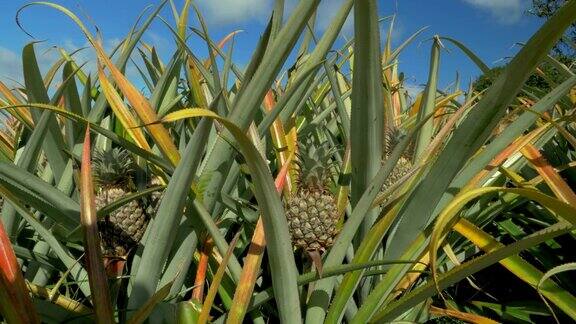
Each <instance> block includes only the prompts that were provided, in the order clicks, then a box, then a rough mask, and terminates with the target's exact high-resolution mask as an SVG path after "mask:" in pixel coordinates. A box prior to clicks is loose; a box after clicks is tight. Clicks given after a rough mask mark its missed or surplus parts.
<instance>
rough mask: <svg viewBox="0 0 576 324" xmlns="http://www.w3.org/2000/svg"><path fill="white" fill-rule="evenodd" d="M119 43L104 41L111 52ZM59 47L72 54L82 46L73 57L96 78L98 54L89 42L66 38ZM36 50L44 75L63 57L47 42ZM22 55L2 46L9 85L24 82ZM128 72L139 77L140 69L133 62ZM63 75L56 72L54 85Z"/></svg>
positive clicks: (0, 57)
mask: <svg viewBox="0 0 576 324" xmlns="http://www.w3.org/2000/svg"><path fill="white" fill-rule="evenodd" d="M119 43H120V40H119V39H117V38H112V39H109V40H106V41H105V42H104V49H105V50H106V51H107V52H108V53H111V52H112V49H113V48H115V47H116V46H117V45H118V44H119ZM152 45H156V44H152ZM59 47H61V48H63V49H64V50H65V51H66V52H67V53H68V54H72V53H73V52H75V51H76V50H77V49H80V48H82V50H80V51H77V52H76V53H74V54H73V58H74V60H75V61H76V63H77V64H78V65H81V66H82V70H83V71H84V72H85V73H86V74H91V75H92V80H94V78H95V76H96V72H97V65H96V54H95V52H94V49H92V48H91V47H90V44H89V43H88V42H85V43H84V44H82V45H79V44H78V43H76V42H74V41H71V40H69V39H68V40H64V41H63V42H62V44H61V45H59ZM34 50H35V53H36V60H37V61H38V67H39V68H40V73H42V75H45V74H46V72H47V71H48V70H49V69H50V68H51V67H52V66H53V65H54V63H56V62H57V61H58V60H59V59H60V58H61V56H60V52H59V51H58V48H56V47H54V46H50V45H47V44H46V43H38V44H35V45H34ZM21 55H22V54H21V51H18V52H15V51H14V50H12V49H9V48H6V47H2V46H0V80H2V81H3V82H5V83H6V84H7V85H8V86H14V85H15V83H22V84H23V83H24V78H23V71H22V56H21ZM126 74H127V75H128V77H129V78H130V79H132V78H136V77H139V74H138V71H137V70H136V69H135V68H134V66H133V65H132V64H129V65H128V67H127V70H126ZM61 75H62V74H61V73H60V72H58V73H57V74H56V77H55V79H54V81H55V82H53V83H52V86H55V85H56V84H58V83H59V82H60V80H61Z"/></svg>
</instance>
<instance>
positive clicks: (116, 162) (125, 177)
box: [92, 148, 134, 187]
mask: <svg viewBox="0 0 576 324" xmlns="http://www.w3.org/2000/svg"><path fill="white" fill-rule="evenodd" d="M92 164H93V166H94V178H95V181H96V183H98V184H99V185H101V186H104V187H107V186H117V185H128V186H129V185H130V184H131V183H132V176H133V174H134V161H133V160H132V157H131V156H130V153H129V152H128V151H126V150H125V149H121V148H114V149H109V150H100V149H97V150H95V151H94V156H93V159H92Z"/></svg>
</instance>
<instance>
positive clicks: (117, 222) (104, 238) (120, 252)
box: [93, 148, 148, 257]
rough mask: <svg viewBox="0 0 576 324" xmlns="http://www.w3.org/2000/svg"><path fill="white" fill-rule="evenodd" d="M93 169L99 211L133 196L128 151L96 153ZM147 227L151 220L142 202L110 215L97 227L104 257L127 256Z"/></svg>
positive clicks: (132, 172) (130, 161)
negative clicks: (130, 195)
mask: <svg viewBox="0 0 576 324" xmlns="http://www.w3.org/2000/svg"><path fill="white" fill-rule="evenodd" d="M93 165H94V176H95V182H96V184H97V193H96V209H98V210H99V209H101V208H103V207H104V206H106V205H108V204H111V203H113V202H115V201H116V200H118V199H121V198H122V197H124V196H126V195H129V194H131V193H133V192H134V183H133V176H134V164H133V161H132V158H131V157H130V154H129V153H128V152H127V151H126V150H123V149H119V148H114V149H112V150H107V151H100V150H97V151H96V152H95V153H94V162H93ZM147 224H148V217H147V214H146V212H145V208H144V206H143V205H142V201H141V200H139V199H137V200H132V201H131V202H129V203H127V204H125V205H123V206H122V207H120V208H118V209H116V210H115V211H113V212H112V213H110V214H109V215H107V216H106V218H105V219H104V220H102V221H100V222H99V224H98V228H99V230H100V234H101V244H102V250H103V253H104V255H105V256H115V257H123V256H126V255H127V254H128V252H129V251H130V249H132V248H134V247H135V246H136V245H137V244H138V242H140V239H142V235H143V234H144V231H145V230H146V225H147Z"/></svg>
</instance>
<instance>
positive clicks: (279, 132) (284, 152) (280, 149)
mask: <svg viewBox="0 0 576 324" xmlns="http://www.w3.org/2000/svg"><path fill="white" fill-rule="evenodd" d="M275 105H276V102H275V100H274V94H273V93H272V91H268V93H267V94H266V96H265V97H264V108H266V110H267V111H268V112H270V111H272V109H274V106H275ZM270 134H271V135H272V143H273V144H274V148H275V149H276V152H277V153H276V154H277V156H278V163H279V165H278V167H280V168H281V167H282V166H283V165H285V164H286V161H288V157H289V155H290V154H292V152H294V146H292V147H290V145H288V140H287V136H286V133H285V132H284V125H282V121H281V120H280V119H278V118H277V119H276V120H275V121H274V122H273V123H272V126H271V127H270ZM291 171H292V169H289V170H288V173H287V174H286V178H287V180H288V181H287V183H286V186H285V187H284V192H285V193H286V194H290V192H291V191H292V179H293V178H294V176H293V175H292V173H293V172H291Z"/></svg>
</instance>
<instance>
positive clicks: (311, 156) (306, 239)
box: [285, 145, 338, 253]
mask: <svg viewBox="0 0 576 324" xmlns="http://www.w3.org/2000/svg"><path fill="white" fill-rule="evenodd" d="M331 153H332V151H331V150H329V149H327V147H326V146H325V145H324V146H320V147H319V148H315V147H314V146H313V145H308V146H306V147H305V148H304V152H303V154H301V155H300V156H299V160H298V166H299V168H300V174H299V177H298V183H297V184H298V190H297V191H296V193H295V194H293V195H292V197H290V198H288V199H287V200H286V201H285V207H286V217H287V218H288V227H289V230H290V234H291V236H292V243H293V245H294V246H295V247H296V248H302V249H304V250H305V251H308V252H311V251H314V252H319V253H322V252H324V251H325V250H326V248H328V247H330V246H331V245H332V243H333V240H334V237H335V236H336V234H338V231H337V228H336V223H337V222H338V209H337V206H336V199H335V198H334V195H333V194H332V193H331V192H330V191H329V190H328V189H327V188H326V185H327V181H328V179H330V171H331V170H330V167H331V165H330V164H329V163H328V161H329V159H330V154H331Z"/></svg>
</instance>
